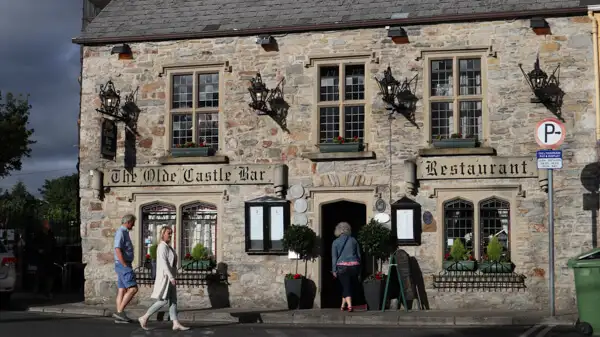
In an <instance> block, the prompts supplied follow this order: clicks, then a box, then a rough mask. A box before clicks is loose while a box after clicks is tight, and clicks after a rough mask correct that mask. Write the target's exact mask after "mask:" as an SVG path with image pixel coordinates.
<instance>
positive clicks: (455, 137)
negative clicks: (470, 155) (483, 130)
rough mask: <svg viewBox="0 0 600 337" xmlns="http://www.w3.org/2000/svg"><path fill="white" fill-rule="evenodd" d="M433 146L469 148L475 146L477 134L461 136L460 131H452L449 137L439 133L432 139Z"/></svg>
mask: <svg viewBox="0 0 600 337" xmlns="http://www.w3.org/2000/svg"><path fill="white" fill-rule="evenodd" d="M432 143H433V146H435V147H437V148H469V147H476V146H477V136H476V135H474V134H469V135H467V136H466V137H463V135H462V134H461V133H453V134H451V135H450V138H446V137H445V136H441V135H439V136H438V137H437V138H436V139H434V140H433V142H432Z"/></svg>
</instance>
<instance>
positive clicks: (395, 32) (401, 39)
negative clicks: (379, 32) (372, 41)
mask: <svg viewBox="0 0 600 337" xmlns="http://www.w3.org/2000/svg"><path fill="white" fill-rule="evenodd" d="M388 37H390V38H392V41H394V43H396V44H404V43H409V42H410V41H409V40H408V34H407V33H406V30H404V28H402V27H392V28H390V29H389V30H388Z"/></svg>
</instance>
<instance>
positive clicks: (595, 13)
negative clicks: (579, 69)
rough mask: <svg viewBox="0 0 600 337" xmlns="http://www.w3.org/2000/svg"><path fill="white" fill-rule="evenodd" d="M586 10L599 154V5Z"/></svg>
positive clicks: (599, 149)
mask: <svg viewBox="0 0 600 337" xmlns="http://www.w3.org/2000/svg"><path fill="white" fill-rule="evenodd" d="M588 10H589V11H588V16H589V17H590V18H591V19H592V34H593V40H592V42H593V45H594V73H595V77H596V79H595V85H596V104H595V105H596V147H597V148H598V151H599V152H600V102H599V101H600V65H599V60H598V54H599V53H600V50H598V42H599V41H598V39H599V37H598V23H599V21H600V5H595V6H589V7H588ZM599 154H600V153H599ZM599 160H600V159H599Z"/></svg>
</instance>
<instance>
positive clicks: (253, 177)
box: [104, 165, 273, 187]
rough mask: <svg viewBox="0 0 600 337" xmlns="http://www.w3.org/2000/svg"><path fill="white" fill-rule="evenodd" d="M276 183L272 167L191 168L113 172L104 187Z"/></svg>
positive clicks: (171, 167) (155, 167)
mask: <svg viewBox="0 0 600 337" xmlns="http://www.w3.org/2000/svg"><path fill="white" fill-rule="evenodd" d="M272 183H273V166H271V165H211V166H207V165H190V166H152V167H136V168H134V169H133V171H132V172H131V173H130V172H128V171H127V170H125V169H122V168H121V169H111V170H107V171H106V172H105V173H104V186H107V187H109V186H186V185H264V184H272Z"/></svg>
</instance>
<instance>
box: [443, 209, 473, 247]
mask: <svg viewBox="0 0 600 337" xmlns="http://www.w3.org/2000/svg"><path fill="white" fill-rule="evenodd" d="M473 214H474V209H473V204H472V203H470V202H468V201H466V200H462V199H455V200H451V201H448V202H446V203H444V227H445V232H446V242H444V247H446V249H445V253H449V252H450V249H451V248H452V245H453V244H454V241H456V240H461V241H462V242H463V244H464V245H465V248H466V249H467V250H472V249H473V241H475V235H474V228H473V222H474V220H473Z"/></svg>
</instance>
